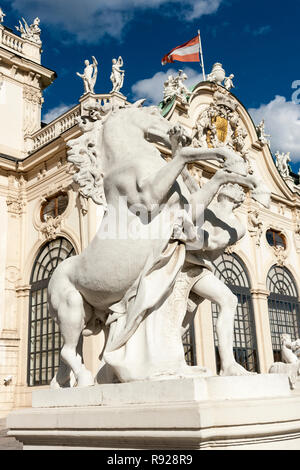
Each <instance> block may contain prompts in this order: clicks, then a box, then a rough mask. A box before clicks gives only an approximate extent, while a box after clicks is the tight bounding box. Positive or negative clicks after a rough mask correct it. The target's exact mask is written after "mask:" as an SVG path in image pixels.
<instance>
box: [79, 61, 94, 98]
mask: <svg viewBox="0 0 300 470" xmlns="http://www.w3.org/2000/svg"><path fill="white" fill-rule="evenodd" d="M92 59H93V63H92V64H90V62H89V61H88V60H85V61H84V63H85V68H84V71H83V74H81V73H79V72H76V73H77V75H78V77H80V78H82V80H83V86H84V94H86V93H94V87H95V84H96V80H97V74H98V68H97V65H98V62H97V60H96V59H95V57H94V56H92Z"/></svg>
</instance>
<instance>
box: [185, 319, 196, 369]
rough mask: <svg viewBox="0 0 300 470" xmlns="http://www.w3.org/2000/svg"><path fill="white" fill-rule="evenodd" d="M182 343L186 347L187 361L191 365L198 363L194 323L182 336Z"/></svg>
mask: <svg viewBox="0 0 300 470" xmlns="http://www.w3.org/2000/svg"><path fill="white" fill-rule="evenodd" d="M182 343H183V348H184V355H185V360H186V363H187V364H188V365H189V366H195V365H196V362H197V361H196V351H195V349H196V348H195V332H194V326H193V324H192V325H191V326H190V328H189V329H188V330H187V331H186V332H185V333H184V335H183V337H182Z"/></svg>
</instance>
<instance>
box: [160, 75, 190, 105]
mask: <svg viewBox="0 0 300 470" xmlns="http://www.w3.org/2000/svg"><path fill="white" fill-rule="evenodd" d="M187 78H188V77H187V75H186V73H184V72H183V70H179V71H178V75H177V76H176V77H174V76H173V75H169V77H168V79H167V80H166V81H165V83H164V96H163V104H164V105H165V104H167V103H168V102H169V101H171V100H172V99H173V98H174V97H175V96H179V97H180V98H181V99H182V101H183V102H185V103H186V102H187V98H188V97H189V96H190V94H191V92H190V91H189V89H188V88H187V87H186V86H185V84H184V82H185V81H186V80H187Z"/></svg>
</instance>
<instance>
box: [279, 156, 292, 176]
mask: <svg viewBox="0 0 300 470" xmlns="http://www.w3.org/2000/svg"><path fill="white" fill-rule="evenodd" d="M290 155H291V153H290V152H287V153H284V152H281V153H280V152H276V153H275V157H276V168H277V169H278V171H279V173H280V174H281V176H282V177H283V178H288V177H289V176H290V169H289V162H290V161H291V157H290Z"/></svg>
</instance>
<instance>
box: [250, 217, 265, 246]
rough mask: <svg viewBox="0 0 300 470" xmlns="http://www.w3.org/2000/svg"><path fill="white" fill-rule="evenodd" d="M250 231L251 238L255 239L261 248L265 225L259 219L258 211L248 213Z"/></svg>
mask: <svg viewBox="0 0 300 470" xmlns="http://www.w3.org/2000/svg"><path fill="white" fill-rule="evenodd" d="M248 230H249V234H250V236H251V237H253V238H255V243H256V245H257V246H260V241H261V236H262V233H263V223H262V220H261V219H260V217H259V211H258V210H257V209H253V210H250V211H249V212H248Z"/></svg>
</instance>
